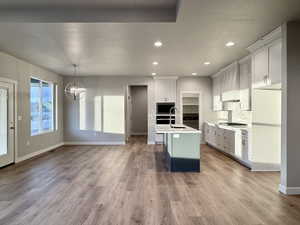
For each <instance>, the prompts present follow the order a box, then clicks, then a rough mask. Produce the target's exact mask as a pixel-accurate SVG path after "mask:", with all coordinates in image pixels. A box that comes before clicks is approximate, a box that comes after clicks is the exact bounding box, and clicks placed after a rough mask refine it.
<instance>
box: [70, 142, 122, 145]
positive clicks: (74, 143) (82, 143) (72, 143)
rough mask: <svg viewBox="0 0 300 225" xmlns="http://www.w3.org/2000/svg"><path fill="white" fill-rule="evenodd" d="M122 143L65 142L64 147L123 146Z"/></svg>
mask: <svg viewBox="0 0 300 225" xmlns="http://www.w3.org/2000/svg"><path fill="white" fill-rule="evenodd" d="M125 144H126V143H125V142H124V141H113V142H85V141H84V142H77V141H75V142H72V141H71V142H65V144H64V145H125Z"/></svg>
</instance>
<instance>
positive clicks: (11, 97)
mask: <svg viewBox="0 0 300 225" xmlns="http://www.w3.org/2000/svg"><path fill="white" fill-rule="evenodd" d="M14 89H15V88H14V84H13V83H9V82H4V81H0V167H3V166H7V165H9V164H11V163H13V162H14V159H15V115H14V114H15V113H14V111H15V109H14V108H15V91H14Z"/></svg>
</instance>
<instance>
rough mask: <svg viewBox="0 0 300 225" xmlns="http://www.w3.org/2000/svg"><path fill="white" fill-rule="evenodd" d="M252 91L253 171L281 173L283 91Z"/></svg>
mask: <svg viewBox="0 0 300 225" xmlns="http://www.w3.org/2000/svg"><path fill="white" fill-rule="evenodd" d="M252 91H253V93H252V130H251V131H252V132H251V139H252V140H251V143H252V146H251V154H250V159H251V163H252V170H255V171H280V162H281V90H280V89H270V90H268V89H253V90H252Z"/></svg>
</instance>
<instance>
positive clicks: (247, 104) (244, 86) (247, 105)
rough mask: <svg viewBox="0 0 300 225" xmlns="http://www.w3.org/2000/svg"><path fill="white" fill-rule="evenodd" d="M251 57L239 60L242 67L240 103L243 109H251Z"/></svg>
mask: <svg viewBox="0 0 300 225" xmlns="http://www.w3.org/2000/svg"><path fill="white" fill-rule="evenodd" d="M251 66H252V64H251V57H247V58H245V59H243V60H241V61H240V62H239V67H240V103H241V104H240V105H241V110H243V111H247V110H251V85H252V72H251V71H252V70H251Z"/></svg>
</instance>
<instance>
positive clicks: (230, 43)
mask: <svg viewBox="0 0 300 225" xmlns="http://www.w3.org/2000/svg"><path fill="white" fill-rule="evenodd" d="M234 45H235V43H234V42H232V41H229V42H227V43H226V47H232V46H234Z"/></svg>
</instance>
